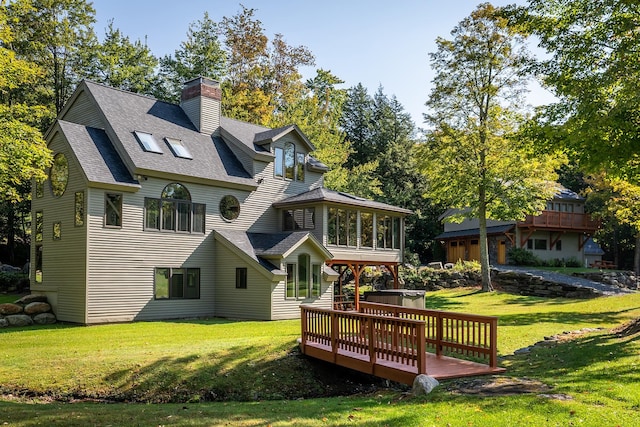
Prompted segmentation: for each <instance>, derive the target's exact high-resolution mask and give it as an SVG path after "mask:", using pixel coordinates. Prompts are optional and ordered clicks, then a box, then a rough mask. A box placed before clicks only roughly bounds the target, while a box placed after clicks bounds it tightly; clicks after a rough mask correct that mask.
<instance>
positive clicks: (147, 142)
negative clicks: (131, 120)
mask: <svg viewBox="0 0 640 427" xmlns="http://www.w3.org/2000/svg"><path fill="white" fill-rule="evenodd" d="M133 133H135V134H136V137H137V138H138V141H139V142H140V144H142V148H144V151H149V152H152V153H158V154H162V149H160V146H159V145H158V143H157V142H156V139H155V138H154V137H153V135H151V134H150V133H146V132H140V131H135V132H133Z"/></svg>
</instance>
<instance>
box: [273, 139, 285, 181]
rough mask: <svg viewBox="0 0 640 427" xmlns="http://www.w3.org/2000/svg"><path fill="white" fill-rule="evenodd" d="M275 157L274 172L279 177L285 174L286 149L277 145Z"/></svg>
mask: <svg viewBox="0 0 640 427" xmlns="http://www.w3.org/2000/svg"><path fill="white" fill-rule="evenodd" d="M274 154H275V159H274V170H273V174H274V175H275V176H277V177H279V178H282V177H283V176H284V150H283V149H282V148H278V147H276V149H275V150H274Z"/></svg>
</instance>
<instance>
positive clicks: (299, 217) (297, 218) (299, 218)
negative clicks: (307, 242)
mask: <svg viewBox="0 0 640 427" xmlns="http://www.w3.org/2000/svg"><path fill="white" fill-rule="evenodd" d="M293 220H294V223H295V229H296V230H302V229H304V210H302V209H296V210H295V211H293Z"/></svg>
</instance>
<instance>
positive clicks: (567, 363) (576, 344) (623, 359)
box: [504, 333, 640, 405]
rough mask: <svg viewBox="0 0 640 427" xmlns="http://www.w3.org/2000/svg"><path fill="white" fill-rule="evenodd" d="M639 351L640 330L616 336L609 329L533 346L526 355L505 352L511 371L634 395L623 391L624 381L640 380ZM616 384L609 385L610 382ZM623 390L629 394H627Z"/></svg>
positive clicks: (581, 389) (575, 387) (638, 401)
mask: <svg viewBox="0 0 640 427" xmlns="http://www.w3.org/2000/svg"><path fill="white" fill-rule="evenodd" d="M639 354H640V334H636V335H634V336H631V337H622V338H621V337H618V336H616V335H612V334H609V333H602V334H595V335H588V336H585V337H581V338H577V339H574V340H571V341H567V342H563V343H560V344H557V345H556V346H553V347H541V348H535V349H534V350H533V351H532V352H531V353H529V354H525V355H517V356H516V355H512V356H507V357H506V358H505V359H504V360H505V361H507V362H508V364H509V367H508V369H509V372H510V373H511V374H512V375H527V376H533V377H536V378H541V379H543V381H545V382H547V383H550V384H551V383H556V384H557V385H558V386H561V387H564V388H569V389H573V390H574V391H577V392H590V393H607V392H608V391H612V390H618V392H619V396H618V397H617V398H619V399H622V400H624V399H629V400H633V399H635V403H634V404H635V405H640V395H638V394H637V393H625V391H624V389H622V390H621V389H620V388H619V387H620V386H621V387H624V386H625V385H633V386H636V387H637V385H638V384H640V371H638V367H637V366H636V362H637V357H638V355H639ZM614 383H615V384H616V385H617V386H618V387H612V384H614ZM625 394H631V395H630V396H626V395H625Z"/></svg>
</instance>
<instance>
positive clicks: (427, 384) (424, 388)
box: [411, 374, 440, 396]
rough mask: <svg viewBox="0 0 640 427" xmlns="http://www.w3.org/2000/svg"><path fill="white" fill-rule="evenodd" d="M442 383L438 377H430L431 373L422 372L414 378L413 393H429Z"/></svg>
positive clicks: (415, 394) (417, 394)
mask: <svg viewBox="0 0 640 427" xmlns="http://www.w3.org/2000/svg"><path fill="white" fill-rule="evenodd" d="M439 384H440V383H439V382H438V380H437V379H435V378H433V377H430V376H429V375H425V374H420V375H418V376H417V377H415V379H414V380H413V388H412V389H411V394H412V395H414V396H421V395H423V394H429V393H431V392H432V391H433V389H434V388H436V387H437V386H438V385H439Z"/></svg>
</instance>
